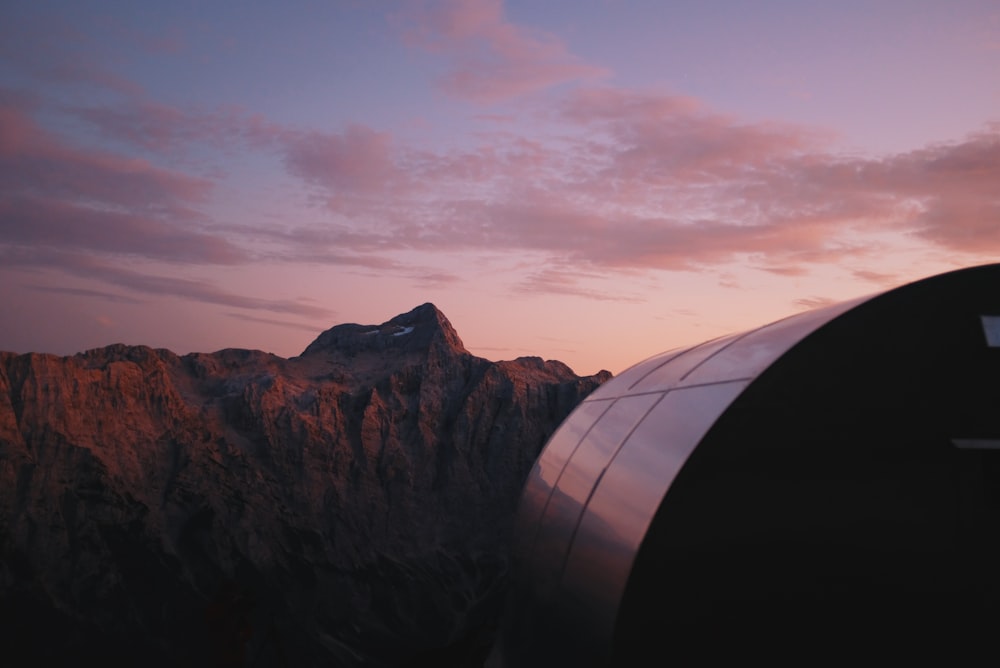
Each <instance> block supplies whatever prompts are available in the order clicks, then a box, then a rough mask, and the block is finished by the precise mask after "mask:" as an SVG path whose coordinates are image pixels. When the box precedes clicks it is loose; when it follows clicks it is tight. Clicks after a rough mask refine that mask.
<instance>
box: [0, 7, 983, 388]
mask: <svg viewBox="0 0 1000 668" xmlns="http://www.w3.org/2000/svg"><path fill="white" fill-rule="evenodd" d="M998 258H1000V3H998V2H997V0H952V1H951V2H947V3H945V2H940V1H939V0H933V1H930V2H928V1H923V0H864V1H855V0H841V1H840V2H814V1H811V0H756V1H755V2H745V1H743V0H738V1H736V0H714V1H713V0H698V1H693V0H692V1H688V0H672V1H671V2H662V1H661V0H516V1H515V0H511V1H508V2H502V1H500V0H460V1H454V0H453V1H433V0H427V1H418V0H414V1H405V0H400V1H388V0H385V1H383V0H368V1H364V0H341V1H337V0H327V1H324V2H320V1H309V0H282V1H281V2H278V1H274V2H270V1H262V0H261V1H255V2H247V1H246V0H242V1H240V2H236V1H231V0H211V1H208V2H206V1H203V0H200V1H198V2H194V1H187V0H174V1H172V2H135V0H121V1H112V0H107V1H95V0H63V1H54V0H30V1H29V0H6V1H5V2H4V3H3V6H2V8H0V306H2V307H3V316H2V317H0V350H2V351H11V352H17V353H26V352H46V353H53V354H57V355H71V354H75V353H77V352H82V351H85V350H88V349H91V348H98V347H103V346H106V345H110V344H114V343H125V344H129V345H148V346H152V347H154V348H167V349H169V350H172V351H173V352H175V353H178V354H186V353H190V352H213V351H216V350H220V349H223V348H249V349H258V350H263V351H265V352H271V353H274V354H276V355H280V356H282V357H293V356H296V355H298V354H300V353H301V352H302V351H303V350H304V349H305V347H306V346H307V345H308V344H309V343H310V342H311V341H313V340H314V339H315V338H316V337H317V336H318V335H319V334H320V333H321V332H322V331H324V330H326V329H328V328H330V327H332V326H335V325H338V324H342V323H359V324H380V323H382V322H384V321H386V320H389V319H390V318H392V317H394V316H396V315H398V314H401V313H405V312H407V311H409V310H411V309H413V308H414V307H416V306H419V305H421V304H423V303H425V302H432V303H434V304H435V305H436V306H437V307H438V308H439V309H440V310H441V311H442V312H443V313H444V314H445V316H446V317H447V318H448V319H449V321H450V322H451V323H452V325H453V326H454V327H455V329H456V330H457V331H458V333H459V336H460V337H461V338H462V340H463V342H464V343H465V346H466V348H468V350H469V351H470V352H472V353H473V354H475V355H479V356H481V357H485V358H487V359H490V360H506V359H514V358H516V357H520V356H524V355H532V356H539V357H543V358H545V359H555V360H560V361H562V362H565V363H566V364H568V365H569V366H570V367H571V368H572V369H573V370H574V371H575V372H576V373H578V374H581V375H587V374H592V373H596V372H598V371H599V370H602V369H606V370H608V371H611V372H612V373H615V374H617V373H620V372H621V371H623V370H625V369H626V368H628V367H629V366H631V365H633V364H635V363H638V362H640V361H642V360H644V359H646V358H648V357H650V356H653V355H655V354H658V353H660V352H663V351H665V350H668V349H671V348H675V347H679V346H686V345H694V344H696V343H700V342H702V341H705V340H708V339H711V338H715V337H717V336H721V335H724V334H729V333H733V332H739V331H745V330H747V329H752V328H755V327H758V326H760V325H764V324H766V323H768V322H771V321H774V320H777V319H779V318H782V317H785V316H788V315H791V314H794V313H797V312H800V311H802V310H805V309H809V308H814V307H817V306H822V305H824V304H828V303H832V302H837V301H842V300H845V299H851V298H854V297H859V296H863V295H867V294H874V293H878V292H881V291H884V290H887V289H890V288H892V287H895V286H898V285H902V284H905V283H908V282H911V281H913V280H917V279H920V278H924V277H928V276H932V275H935V274H938V273H942V272H945V271H951V270H954V269H958V268H961V267H965V266H972V265H978V264H985V263H990V262H995V261H997V260H998Z"/></svg>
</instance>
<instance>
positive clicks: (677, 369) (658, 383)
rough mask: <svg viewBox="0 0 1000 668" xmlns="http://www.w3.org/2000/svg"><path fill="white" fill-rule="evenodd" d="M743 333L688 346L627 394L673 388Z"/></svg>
mask: <svg viewBox="0 0 1000 668" xmlns="http://www.w3.org/2000/svg"><path fill="white" fill-rule="evenodd" d="M740 336H743V334H730V335H728V336H723V337H721V338H718V339H714V340H712V341H708V342H706V343H702V344H700V345H697V346H694V347H693V348H688V349H687V350H685V351H683V352H682V353H681V354H680V355H677V356H675V357H674V359H672V360H671V361H670V362H669V363H667V364H664V365H662V366H661V367H659V368H658V369H655V370H653V371H652V372H651V373H650V374H648V375H647V376H646V377H645V378H641V379H639V381H638V382H636V383H634V384H633V385H632V387H630V388H629V394H635V393H639V392H657V391H660V392H663V391H666V390H671V389H673V388H674V387H675V386H676V385H677V383H679V382H680V381H681V379H683V378H684V376H685V375H687V374H688V373H689V372H690V371H691V369H694V368H696V367H697V366H698V365H699V364H701V363H702V362H704V361H705V360H706V359H708V358H709V357H711V356H712V355H714V354H716V353H717V352H719V350H722V349H723V348H725V347H726V346H728V345H729V344H731V343H732V342H733V341H735V340H736V339H738V338H739V337H740Z"/></svg>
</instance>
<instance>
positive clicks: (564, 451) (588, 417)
mask: <svg viewBox="0 0 1000 668" xmlns="http://www.w3.org/2000/svg"><path fill="white" fill-rule="evenodd" d="M612 403H613V402H612V401H610V400H608V401H589V402H584V403H582V404H580V405H579V406H577V407H576V408H575V409H574V410H573V412H571V413H570V414H569V416H568V417H567V418H566V419H565V420H563V422H562V424H561V425H560V426H559V428H558V429H557V430H556V431H555V433H554V434H552V436H551V437H549V440H548V443H546V444H545V447H544V448H543V449H542V453H541V454H540V455H539V456H538V460H537V461H536V462H535V465H534V466H533V467H532V469H531V473H530V474H528V480H527V482H526V483H525V485H524V491H523V492H522V493H521V501H520V504H521V505H520V507H519V508H518V512H517V523H518V527H517V530H516V531H515V532H514V536H515V541H516V543H515V545H514V549H515V552H516V553H518V554H520V555H522V556H527V555H529V554H530V553H531V551H532V550H533V549H534V543H535V537H536V536H537V534H538V525H539V522H540V521H541V519H542V515H543V514H544V512H545V506H546V505H548V503H549V497H550V496H551V495H552V490H553V489H554V488H555V486H556V482H557V481H558V480H559V476H561V475H562V472H563V468H564V467H565V466H566V462H567V461H569V459H570V457H572V456H573V452H574V451H575V450H576V448H577V446H578V445H579V444H580V441H581V440H583V437H584V436H586V434H587V432H588V431H590V428H591V427H593V426H594V423H596V422H597V420H598V418H600V417H601V415H602V414H603V413H604V411H606V410H607V409H608V408H609V407H610V406H611V404H612Z"/></svg>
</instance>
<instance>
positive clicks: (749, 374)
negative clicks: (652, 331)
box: [679, 297, 869, 385]
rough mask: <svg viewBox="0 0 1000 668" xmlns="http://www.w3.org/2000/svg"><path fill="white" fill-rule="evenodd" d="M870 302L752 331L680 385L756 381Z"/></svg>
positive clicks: (808, 314) (836, 306)
mask: <svg viewBox="0 0 1000 668" xmlns="http://www.w3.org/2000/svg"><path fill="white" fill-rule="evenodd" d="M867 299H869V298H868V297H863V298H860V299H855V300H851V301H847V302H841V303H838V304H834V305H832V306H828V307H825V308H820V309H814V310H812V311H806V312H805V313H798V314H796V315H793V316H789V317H787V318H784V319H783V320H778V321H776V322H772V323H770V324H768V325H765V326H763V327H759V328H757V329H755V330H752V331H750V332H748V333H746V334H745V335H743V336H740V337H739V339H738V340H736V341H733V343H732V345H730V346H727V347H726V348H724V349H722V350H719V351H717V353H716V354H715V355H713V356H712V357H711V358H709V359H706V360H705V361H704V363H702V364H700V365H699V366H698V367H696V368H694V369H692V370H691V372H690V373H689V374H688V375H687V376H686V377H685V378H684V379H683V382H681V383H679V385H702V384H705V383H719V382H725V381H730V380H735V379H737V378H756V377H757V376H758V375H760V373H761V372H762V371H764V369H766V368H767V367H769V366H771V364H773V363H774V362H775V361H776V360H777V359H778V358H779V357H781V356H782V355H784V354H785V353H786V352H787V351H788V350H789V349H790V348H791V347H792V346H794V345H795V344H796V343H798V342H799V341H801V340H802V339H804V338H805V337H806V336H808V335H809V334H811V333H812V332H814V331H816V330H817V329H819V328H820V327H822V326H823V325H825V324H826V323H828V322H830V321H831V320H833V319H834V318H836V317H837V316H838V315H840V314H841V313H845V312H846V311H848V310H850V309H851V308H854V306H856V305H857V304H858V303H859V302H861V301H865V300H867Z"/></svg>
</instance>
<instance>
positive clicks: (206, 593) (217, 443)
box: [0, 303, 610, 666]
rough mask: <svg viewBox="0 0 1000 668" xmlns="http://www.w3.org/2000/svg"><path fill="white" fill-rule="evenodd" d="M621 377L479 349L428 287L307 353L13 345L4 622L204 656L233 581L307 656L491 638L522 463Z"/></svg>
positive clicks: (3, 508) (0, 558) (54, 645)
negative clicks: (209, 623) (405, 305)
mask: <svg viewBox="0 0 1000 668" xmlns="http://www.w3.org/2000/svg"><path fill="white" fill-rule="evenodd" d="M411 328H412V329H411ZM372 342H374V343H372ZM609 377H610V374H608V373H606V372H604V373H602V374H595V375H594V376H586V377H581V376H577V375H576V374H574V373H573V372H572V370H570V369H569V367H567V366H566V365H564V364H562V363H561V362H556V361H543V360H541V359H540V358H537V357H524V358H519V359H518V360H510V361H501V362H491V361H489V360H485V359H483V358H479V357H476V356H474V355H472V354H470V353H469V352H468V351H467V350H466V349H465V348H464V345H462V343H461V339H460V338H459V337H458V334H457V332H455V331H454V329H453V328H452V327H451V325H450V323H449V322H448V320H447V318H446V317H445V316H444V314H443V313H441V312H440V311H439V310H438V309H437V308H436V307H435V306H434V305H433V304H429V303H428V304H423V305H421V306H418V307H417V308H415V309H413V310H411V311H409V312H408V313H404V314H401V315H399V316H396V317H395V318H392V319H390V320H387V321H386V322H384V323H382V324H381V325H378V326H374V325H353V324H347V325H337V326H334V327H332V328H330V329H328V330H326V331H325V332H323V333H322V334H320V335H319V336H318V337H317V339H316V340H315V341H314V342H313V344H310V346H308V347H307V348H306V350H305V351H303V354H302V355H299V356H297V357H292V358H282V357H278V356H276V355H273V354H270V353H264V352H262V351H258V350H246V349H238V348H227V349H223V350H220V351H216V352H214V353H190V354H187V355H177V354H175V353H173V352H171V351H169V350H166V349H154V348H150V347H147V346H126V345H123V344H112V345H110V346H106V347H104V348H96V349H91V350H88V351H85V352H83V353H78V354H76V355H73V356H67V357H58V356H55V355H45V354H40V353H26V354H20V355H19V354H14V353H0V518H2V519H3V522H2V523H0V622H3V623H6V624H7V626H5V627H2V628H4V629H5V633H4V635H5V636H6V637H5V638H3V639H4V640H5V641H6V642H7V643H8V646H9V647H15V648H18V647H19V648H21V649H26V650H30V652H34V653H35V655H36V656H38V652H39V651H42V652H43V654H42V655H40V656H41V657H42V658H48V659H49V660H51V661H55V662H57V663H58V662H59V661H60V660H61V659H65V658H67V657H69V656H73V655H88V656H97V658H99V659H100V660H102V661H105V662H108V663H110V664H112V665H116V664H121V663H125V664H127V663H129V661H130V660H132V661H134V659H135V658H136V657H137V656H141V657H142V663H143V664H144V665H153V666H155V665H173V664H174V663H176V662H177V661H183V662H185V663H186V664H187V665H201V664H199V660H201V659H203V658H204V656H205V655H206V653H207V652H208V649H209V645H210V642H209V640H210V639H209V638H208V637H207V636H206V633H207V632H206V630H205V628H204V626H203V625H202V624H200V620H201V616H200V615H201V611H202V610H203V608H204V606H205V605H207V603H208V602H209V601H210V600H211V598H212V596H213V595H214V593H215V591H216V590H217V589H218V588H219V587H220V586H221V584H222V583H223V582H224V581H227V580H232V581H236V582H238V583H239V584H240V585H241V586H243V587H246V588H249V589H250V590H252V591H253V592H255V595H256V597H257V599H258V600H259V601H260V602H261V603H260V605H259V607H258V610H257V612H256V613H255V614H257V615H258V617H257V618H256V619H255V622H256V623H257V624H258V625H261V624H270V623H272V622H273V623H275V624H277V633H278V634H279V635H280V637H282V638H283V639H284V640H285V643H284V645H285V647H286V648H288V649H287V651H288V652H289V653H292V654H295V656H294V657H287V658H288V659H289V661H290V665H302V666H309V665H372V666H393V665H404V664H405V663H406V661H407V659H408V657H410V656H415V655H417V654H418V653H419V652H423V651H427V650H429V649H433V648H435V647H438V648H440V647H448V646H450V645H452V644H455V643H461V642H462V641H465V642H468V640H469V638H470V637H475V638H478V637H479V636H476V635H474V634H476V633H479V632H481V629H482V628H483V626H484V625H486V627H487V628H489V625H490V623H491V620H493V619H494V617H495V615H496V614H498V606H499V600H500V598H501V597H502V592H503V590H504V586H505V584H504V583H505V578H506V573H507V568H508V557H507V553H506V549H507V544H506V541H507V538H508V533H509V531H510V525H511V521H512V517H513V513H514V510H515V508H516V503H517V499H518V496H519V493H520V486H521V484H522V483H523V480H524V478H525V477H526V475H527V473H528V471H529V470H530V467H531V465H532V464H533V462H534V459H535V457H536V456H537V454H538V452H539V451H540V449H541V447H542V446H543V445H544V443H545V441H546V440H547V438H548V436H549V435H550V434H551V433H552V431H554V429H555V428H556V427H557V426H558V424H559V423H560V422H561V421H562V419H563V418H564V417H565V416H566V415H567V414H568V413H569V412H570V411H571V410H572V409H573V408H574V407H575V406H576V405H577V404H578V403H579V401H581V400H582V399H583V398H584V397H585V396H586V395H587V394H589V392H591V391H593V389H595V388H596V387H598V386H599V385H600V384H601V383H603V382H604V381H606V380H607V379H608V378H609ZM150 583H153V584H150ZM168 584H169V586H167V585H168ZM24 610H29V611H32V612H31V613H30V614H25V613H24ZM304 611H309V614H305V612H304ZM265 613H266V615H265ZM265 616H270V617H271V619H272V622H269V621H268V620H267V619H265ZM164 619H169V620H171V623H170V624H166V622H164ZM273 620H277V621H273ZM165 624H166V626H165ZM56 628H59V629H62V635H61V636H60V637H59V638H58V639H57V641H55V642H53V640H52V639H51V638H50V637H49V636H50V635H51V633H49V631H52V630H53V629H56ZM88 638H89V639H90V640H88ZM97 640H100V641H101V643H103V645H100V643H97ZM254 643H257V644H254ZM99 645H100V647H105V648H109V649H106V650H101V649H100V647H99ZM289 646H292V647H289ZM250 649H251V650H252V651H257V652H258V653H264V652H268V651H272V650H273V647H272V648H271V649H270V650H269V649H267V648H265V647H264V645H263V644H262V639H261V637H260V636H257V637H256V638H255V639H254V641H253V643H251V646H250ZM30 652H29V654H30ZM45 652H48V655H47V657H46V655H45ZM101 652H104V654H101ZM116 652H117V654H116ZM27 655H28V654H26V656H27ZM98 655H100V656H98ZM292 659H294V661H292Z"/></svg>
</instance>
